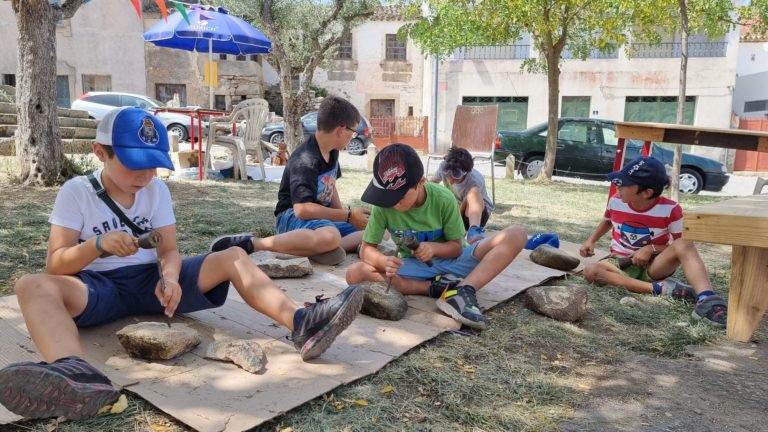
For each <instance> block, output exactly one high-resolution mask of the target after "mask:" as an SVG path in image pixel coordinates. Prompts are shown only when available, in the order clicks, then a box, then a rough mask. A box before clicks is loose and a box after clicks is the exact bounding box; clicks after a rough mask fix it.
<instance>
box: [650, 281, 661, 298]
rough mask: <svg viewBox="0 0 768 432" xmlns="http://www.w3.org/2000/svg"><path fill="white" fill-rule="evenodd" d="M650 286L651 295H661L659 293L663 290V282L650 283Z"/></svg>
mask: <svg viewBox="0 0 768 432" xmlns="http://www.w3.org/2000/svg"><path fill="white" fill-rule="evenodd" d="M651 285H653V295H661V291H662V289H663V288H664V282H652V283H651Z"/></svg>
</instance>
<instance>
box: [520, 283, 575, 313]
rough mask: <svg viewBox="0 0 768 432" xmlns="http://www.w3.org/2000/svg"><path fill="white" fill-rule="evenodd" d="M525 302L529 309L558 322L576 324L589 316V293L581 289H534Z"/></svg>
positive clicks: (527, 295)
mask: <svg viewBox="0 0 768 432" xmlns="http://www.w3.org/2000/svg"><path fill="white" fill-rule="evenodd" d="M523 301H524V303H525V307H527V308H528V309H530V310H532V311H534V312H538V313H540V314H542V315H546V316H548V317H550V318H553V319H556V320H558V321H568V322H574V321H578V320H580V319H582V318H584V315H586V314H587V292H586V291H584V289H583V288H581V287H568V286H537V287H532V288H528V290H526V291H525V296H524V297H523Z"/></svg>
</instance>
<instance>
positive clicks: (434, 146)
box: [431, 56, 440, 153]
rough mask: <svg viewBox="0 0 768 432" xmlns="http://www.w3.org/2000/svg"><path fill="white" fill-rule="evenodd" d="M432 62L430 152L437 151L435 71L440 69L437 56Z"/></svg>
mask: <svg viewBox="0 0 768 432" xmlns="http://www.w3.org/2000/svg"><path fill="white" fill-rule="evenodd" d="M434 62H435V66H434V70H435V77H434V80H435V83H434V84H435V91H434V93H433V94H432V149H431V150H432V151H431V152H432V153H437V90H438V85H437V73H438V71H439V69H440V60H439V59H438V57H437V56H435V59H434Z"/></svg>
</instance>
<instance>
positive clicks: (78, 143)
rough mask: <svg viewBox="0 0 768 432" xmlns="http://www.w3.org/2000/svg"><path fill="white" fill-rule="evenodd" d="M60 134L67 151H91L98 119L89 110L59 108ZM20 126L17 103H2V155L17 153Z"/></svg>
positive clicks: (0, 111)
mask: <svg viewBox="0 0 768 432" xmlns="http://www.w3.org/2000/svg"><path fill="white" fill-rule="evenodd" d="M57 111H58V114H59V135H60V136H61V142H62V144H63V145H64V152H65V153H90V152H91V148H92V146H93V143H94V142H95V139H96V126H97V125H98V124H99V122H98V121H97V120H93V119H91V118H89V116H88V112H87V111H78V110H71V109H65V108H58V110H57ZM17 128H18V122H17V114H16V105H15V104H11V103H0V156H13V155H14V154H15V153H16V141H15V133H16V129H17Z"/></svg>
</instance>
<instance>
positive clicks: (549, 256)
mask: <svg viewBox="0 0 768 432" xmlns="http://www.w3.org/2000/svg"><path fill="white" fill-rule="evenodd" d="M530 258H531V261H533V262H535V263H536V264H538V265H543V266H544V267H549V268H553V269H557V270H563V271H569V270H573V269H575V268H576V267H578V266H579V263H580V262H581V260H579V259H578V258H576V257H575V256H573V255H571V254H569V253H568V252H565V251H563V250H560V249H558V248H556V247H552V246H550V245H548V244H543V245H540V246H539V247H537V248H536V249H534V250H533V252H531V255H530Z"/></svg>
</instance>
